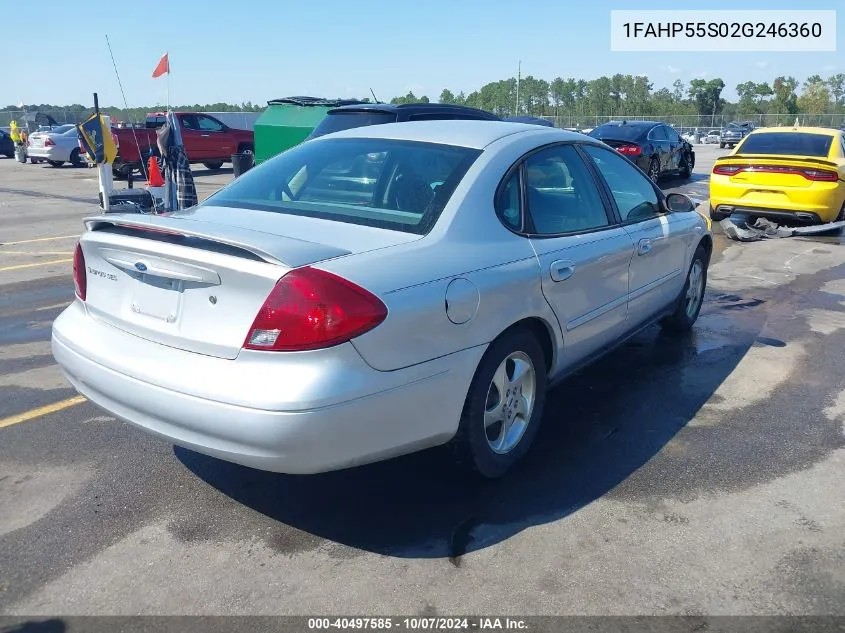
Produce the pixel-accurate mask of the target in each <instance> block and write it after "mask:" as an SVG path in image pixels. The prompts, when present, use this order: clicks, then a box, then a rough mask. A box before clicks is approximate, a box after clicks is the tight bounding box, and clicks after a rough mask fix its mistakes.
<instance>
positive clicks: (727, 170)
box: [713, 165, 742, 176]
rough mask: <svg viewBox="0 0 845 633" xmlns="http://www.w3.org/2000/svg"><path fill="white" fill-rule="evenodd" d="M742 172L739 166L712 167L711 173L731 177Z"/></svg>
mask: <svg viewBox="0 0 845 633" xmlns="http://www.w3.org/2000/svg"><path fill="white" fill-rule="evenodd" d="M740 171H742V166H741V165H714V166H713V173H714V174H718V175H719V176H733V175H734V174H738V173H739V172H740Z"/></svg>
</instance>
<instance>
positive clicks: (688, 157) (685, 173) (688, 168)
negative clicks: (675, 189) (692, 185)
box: [680, 152, 694, 178]
mask: <svg viewBox="0 0 845 633" xmlns="http://www.w3.org/2000/svg"><path fill="white" fill-rule="evenodd" d="M693 164H694V163H693V160H692V154H690V153H689V152H686V153H684V157H683V158H682V159H681V170H680V171H681V178H689V177H690V176H691V175H692V168H693Z"/></svg>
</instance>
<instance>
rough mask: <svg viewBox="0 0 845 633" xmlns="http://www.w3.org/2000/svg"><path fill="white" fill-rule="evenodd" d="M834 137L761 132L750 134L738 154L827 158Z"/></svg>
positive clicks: (800, 133)
mask: <svg viewBox="0 0 845 633" xmlns="http://www.w3.org/2000/svg"><path fill="white" fill-rule="evenodd" d="M832 142H833V137H832V136H829V135H827V134H811V133H808V132H761V133H758V134H749V135H748V136H746V137H745V140H744V141H743V142H742V144H741V145H740V146H739V149H737V151H736V153H737V154H786V155H795V156H819V157H826V156H827V155H828V153H829V152H830V144H831V143H832Z"/></svg>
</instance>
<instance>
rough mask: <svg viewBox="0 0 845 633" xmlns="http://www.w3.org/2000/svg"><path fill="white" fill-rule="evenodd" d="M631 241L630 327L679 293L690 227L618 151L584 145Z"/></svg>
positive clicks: (646, 317) (670, 301) (672, 299)
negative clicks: (669, 207)
mask: <svg viewBox="0 0 845 633" xmlns="http://www.w3.org/2000/svg"><path fill="white" fill-rule="evenodd" d="M583 149H584V151H585V153H586V154H587V155H588V156H590V158H591V159H592V160H593V162H594V164H595V166H596V168H597V170H598V172H599V173H600V174H601V177H602V179H603V181H604V183H605V186H606V187H607V190H608V191H609V193H610V197H611V199H612V200H613V204H614V206H615V207H616V212H617V213H618V214H619V217H620V219H621V221H622V226H623V227H624V230H625V231H626V232H627V233H628V235H629V236H630V238H631V240H632V241H633V243H634V246H635V251H634V253H635V254H634V256H633V258H632V259H631V269H630V277H629V295H628V321H629V325H630V327H636V326H637V325H639V324H640V323H642V322H644V321H646V320H648V319H650V318H651V317H653V316H654V315H655V314H656V313H658V312H659V311H661V310H663V309H664V308H665V307H666V306H668V305H669V304H670V303H672V302H673V301H674V300H675V299H677V297H678V294H679V293H680V292H681V289H682V288H683V285H684V280H685V277H684V273H685V272H686V271H685V270H684V268H685V266H686V257H687V242H688V240H689V231H688V230H687V227H686V224H685V222H684V221H683V217H682V215H681V214H672V213H669V212H668V211H667V210H666V207H665V205H664V203H663V196H662V194H661V193H660V190H659V189H657V187H655V186H654V185H653V184H652V182H651V181H650V180H649V179H648V178H647V177H646V176H644V175H643V174H642V173H641V172H640V171H638V170H636V169H634V168H633V167H632V166H631V164H630V163H629V162H628V161H627V160H625V159H624V158H622V157H621V156H619V155H618V154H617V153H616V152H613V151H611V150H608V149H605V148H603V147H600V146H597V145H584V148H583Z"/></svg>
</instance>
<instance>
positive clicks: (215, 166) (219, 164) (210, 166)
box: [203, 160, 223, 169]
mask: <svg viewBox="0 0 845 633" xmlns="http://www.w3.org/2000/svg"><path fill="white" fill-rule="evenodd" d="M203 166H204V167H205V168H206V169H220V168H221V167H222V166H223V161H222V160H215V161H213V162H211V163H203Z"/></svg>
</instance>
